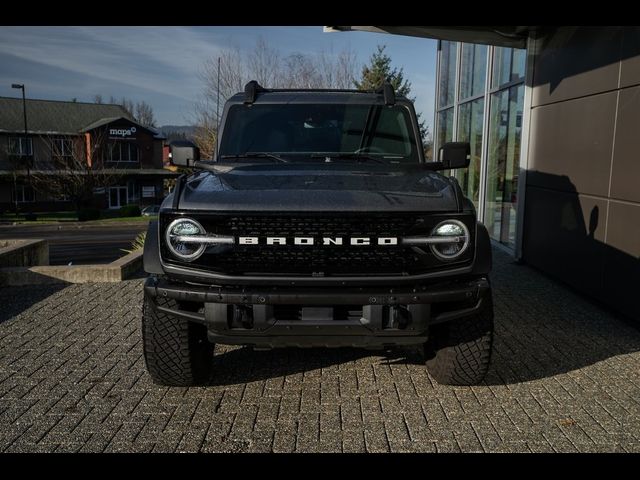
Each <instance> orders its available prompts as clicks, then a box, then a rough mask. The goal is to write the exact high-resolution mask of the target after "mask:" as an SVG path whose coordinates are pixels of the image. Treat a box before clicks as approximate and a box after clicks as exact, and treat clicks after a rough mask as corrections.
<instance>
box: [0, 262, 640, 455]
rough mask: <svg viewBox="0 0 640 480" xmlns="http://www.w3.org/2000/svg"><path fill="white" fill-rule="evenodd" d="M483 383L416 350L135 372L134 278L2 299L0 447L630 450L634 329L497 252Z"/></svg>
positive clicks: (637, 442) (634, 431)
mask: <svg viewBox="0 0 640 480" xmlns="http://www.w3.org/2000/svg"><path fill="white" fill-rule="evenodd" d="M495 263H496V266H495V271H494V274H493V276H492V278H493V282H494V288H495V300H496V302H495V304H496V340H495V355H494V357H493V361H492V366H491V370H490V373H489V376H488V377H487V379H486V382H485V384H484V385H482V386H478V387H473V388H467V387H447V386H441V385H437V384H435V383H434V382H433V381H432V380H431V379H430V378H429V376H428V375H427V373H426V370H425V368H424V366H423V360H424V359H423V357H422V354H421V353H420V352H419V351H417V350H406V349H398V350H394V351H392V352H389V353H386V354H381V353H380V354H378V353H373V354H372V353H371V352H367V351H360V350H352V349H337V350H324V349H312V350H295V349H287V350H278V351H272V352H252V351H250V350H248V349H245V348H232V347H217V348H216V352H215V353H216V354H215V358H214V362H215V366H216V369H215V370H216V374H215V376H214V378H213V379H212V380H211V382H210V383H211V385H210V386H209V387H206V388H205V387H199V388H188V389H187V388H165V387H158V386H155V385H153V384H152V383H151V381H150V380H149V378H148V377H147V375H146V373H145V371H144V364H143V360H142V347H141V343H140V334H139V322H140V308H141V307H140V304H141V286H142V283H141V281H139V280H137V281H129V282H123V283H121V284H94V285H71V286H67V287H65V288H61V287H46V288H43V287H30V288H20V289H18V288H5V289H0V306H1V307H0V322H2V323H0V451H5V452H15V451H198V450H200V451H278V452H286V451H345V452H353V451H356V452H359V451H371V452H379V451H383V452H384V451H427V452H435V451H465V452H466V451H525V452H526V451H534V452H538V451H576V450H577V451H635V452H638V451H640V403H639V402H640V331H638V330H636V329H634V328H632V327H631V326H629V325H628V324H625V323H623V322H621V321H620V320H618V319H616V318H615V317H614V316H612V315H611V314H609V313H606V312H605V311H603V310H601V309H599V308H598V307H595V306H594V305H592V304H590V303H588V302H587V301H586V300H584V299H581V298H580V297H578V296H577V295H575V294H573V293H571V292H569V291H568V290H566V289H565V288H563V287H562V286H560V285H559V284H557V283H555V282H553V281H550V280H548V279H546V278H545V277H543V276H542V275H541V274H539V273H537V272H535V271H533V270H531V269H529V268H527V267H524V266H518V265H514V264H513V263H512V262H511V261H510V259H509V258H508V257H507V256H506V255H505V254H503V253H501V252H499V251H496V252H495Z"/></svg>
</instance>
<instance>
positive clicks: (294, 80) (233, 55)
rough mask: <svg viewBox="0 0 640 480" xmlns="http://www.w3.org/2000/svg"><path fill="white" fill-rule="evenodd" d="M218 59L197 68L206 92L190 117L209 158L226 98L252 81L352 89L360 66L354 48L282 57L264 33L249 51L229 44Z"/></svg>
mask: <svg viewBox="0 0 640 480" xmlns="http://www.w3.org/2000/svg"><path fill="white" fill-rule="evenodd" d="M219 59H220V62H219V66H220V67H219V70H218V57H215V58H210V59H208V60H206V61H205V62H204V64H203V66H202V69H201V71H200V73H199V77H200V80H201V81H202V83H203V91H202V96H201V98H200V100H199V101H198V102H196V103H195V105H194V108H193V112H192V119H191V121H192V122H193V124H195V125H196V133H195V135H194V141H195V143H196V144H197V145H198V147H199V148H200V150H201V152H202V155H203V158H211V156H212V155H213V152H214V148H215V144H216V125H217V124H218V121H219V119H218V118H217V117H216V112H219V113H220V114H222V107H223V105H224V103H225V102H226V101H227V99H229V97H231V96H232V95H234V94H235V93H237V92H241V91H242V90H243V88H244V85H245V84H246V83H247V82H248V81H249V80H257V81H258V83H260V84H261V85H263V86H265V87H269V88H350V87H351V86H352V85H353V80H354V79H355V74H356V68H357V59H356V56H355V54H354V53H353V51H351V50H350V49H346V50H343V51H341V52H340V53H339V54H338V55H334V54H333V53H332V52H329V53H327V52H325V51H322V52H320V53H319V54H316V55H313V54H303V53H293V54H291V55H288V56H284V57H283V56H282V55H281V54H280V52H279V51H278V50H277V49H275V48H273V47H271V46H269V44H268V43H267V42H266V41H265V39H264V38H262V37H260V38H258V40H257V42H256V45H255V47H254V48H253V49H252V50H251V51H249V52H242V51H241V50H239V49H238V48H231V49H228V50H224V51H223V52H222V53H221V54H220V57H219ZM218 79H219V81H218ZM218 101H219V103H218Z"/></svg>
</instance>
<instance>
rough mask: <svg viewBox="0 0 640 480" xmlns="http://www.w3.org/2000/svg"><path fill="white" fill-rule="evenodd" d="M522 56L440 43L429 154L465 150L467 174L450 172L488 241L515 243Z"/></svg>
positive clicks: (511, 51) (522, 53)
mask: <svg viewBox="0 0 640 480" xmlns="http://www.w3.org/2000/svg"><path fill="white" fill-rule="evenodd" d="M525 60H526V51H525V50H520V49H513V48H503V47H490V46H487V45H478V44H469V43H459V42H449V41H444V40H442V41H440V42H439V45H438V71H437V81H436V85H437V91H436V100H437V102H436V118H435V132H436V134H435V136H434V139H435V150H434V151H437V149H438V148H439V147H440V146H442V144H443V143H446V142H450V141H461V142H462V141H464V142H469V144H470V145H471V164H470V165H469V168H467V169H462V170H455V171H452V175H454V176H455V177H456V178H457V179H458V181H459V183H460V186H461V187H462V190H463V191H464V192H465V194H466V195H467V196H468V197H469V198H470V199H471V200H472V201H473V203H474V205H475V206H476V209H477V211H478V218H479V219H480V220H481V221H482V222H483V223H484V224H485V225H486V226H487V229H488V230H489V235H490V236H491V238H493V239H494V240H496V241H498V242H500V243H502V244H503V245H505V246H507V247H509V248H515V242H516V200H517V190H518V172H519V165H520V143H521V136H522V112H523V104H524V80H525V78H524V74H525Z"/></svg>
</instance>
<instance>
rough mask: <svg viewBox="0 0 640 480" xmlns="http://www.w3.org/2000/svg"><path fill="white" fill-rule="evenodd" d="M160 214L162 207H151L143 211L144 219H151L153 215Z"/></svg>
mask: <svg viewBox="0 0 640 480" xmlns="http://www.w3.org/2000/svg"><path fill="white" fill-rule="evenodd" d="M158 213H160V205H149V206H148V207H144V208H143V209H142V216H143V217H150V216H152V215H158Z"/></svg>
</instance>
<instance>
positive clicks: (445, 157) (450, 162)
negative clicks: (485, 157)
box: [438, 142, 471, 169]
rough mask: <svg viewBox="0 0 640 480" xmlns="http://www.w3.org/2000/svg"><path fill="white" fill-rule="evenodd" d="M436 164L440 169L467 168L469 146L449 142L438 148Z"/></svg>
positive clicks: (469, 158)
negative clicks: (439, 165)
mask: <svg viewBox="0 0 640 480" xmlns="http://www.w3.org/2000/svg"><path fill="white" fill-rule="evenodd" d="M438 162H441V163H442V168H445V169H448V168H467V167H468V166H469V163H471V146H470V145H469V143H467V142H449V143H445V144H444V145H442V147H440V150H439V152H438Z"/></svg>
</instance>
